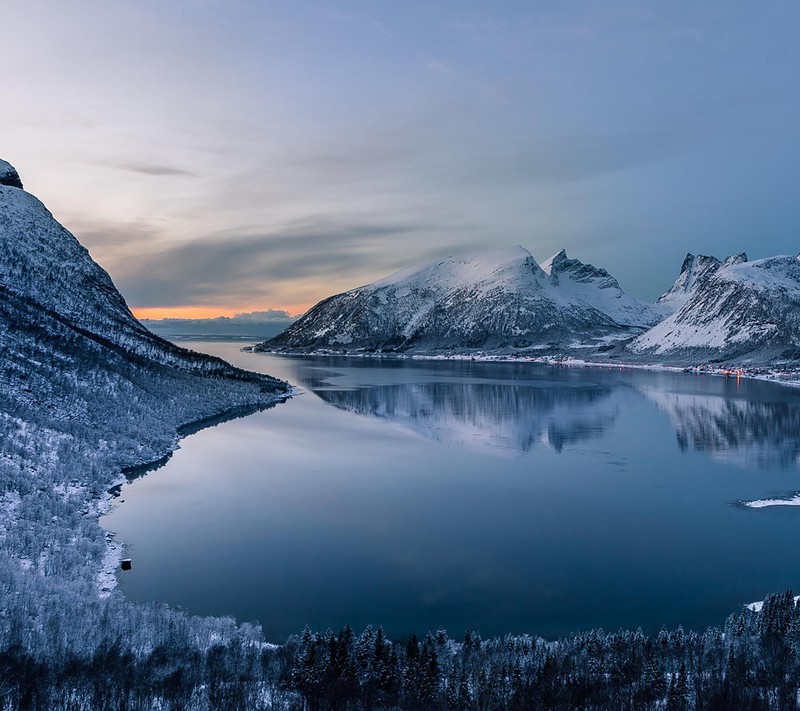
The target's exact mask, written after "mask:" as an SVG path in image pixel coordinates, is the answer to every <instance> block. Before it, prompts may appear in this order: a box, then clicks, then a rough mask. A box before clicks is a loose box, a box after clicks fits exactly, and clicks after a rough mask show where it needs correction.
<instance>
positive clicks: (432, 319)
mask: <svg viewBox="0 0 800 711" xmlns="http://www.w3.org/2000/svg"><path fill="white" fill-rule="evenodd" d="M543 266H544V268H543V267H540V266H539V265H538V264H537V263H536V260H535V259H534V258H533V257H532V256H531V254H530V253H529V252H528V251H527V250H526V249H524V248H523V247H520V246H516V247H511V248H509V249H503V250H496V251H490V252H481V253H476V254H468V255H463V256H458V257H448V258H447V259H442V260H438V261H435V262H431V263H429V264H424V265H422V266H419V267H412V268H410V269H405V270H402V271H399V272H396V273H395V274H392V275H390V276H388V277H386V278H384V279H381V280H379V281H376V282H374V283H372V284H369V285H367V286H362V287H359V288H357V289H353V290H351V291H347V292H345V293H342V294H337V295H336V296H332V297H330V298H328V299H325V300H324V301H321V302H320V303H318V304H317V305H316V306H314V307H313V308H312V309H311V310H310V311H309V312H308V313H307V314H306V315H305V316H304V317H303V318H301V319H299V320H298V321H297V322H296V323H294V324H293V325H292V326H290V327H289V328H287V329H286V330H285V331H284V332H283V333H281V334H279V335H278V336H276V337H275V338H273V339H271V340H269V341H266V342H265V343H264V344H261V345H260V346H259V347H258V349H259V350H297V351H303V350H313V349H336V350H347V351H351V352H352V351H367V352H374V351H395V352H443V351H452V350H470V349H481V350H490V351H491V350H494V351H503V350H518V349H530V348H536V349H552V350H558V349H563V348H566V347H579V346H581V345H584V344H599V343H608V342H613V341H618V340H622V339H625V338H630V337H631V336H632V335H635V334H636V333H639V332H641V331H642V330H643V329H644V328H646V327H648V326H650V325H652V324H654V323H657V322H658V320H659V319H660V318H661V317H663V308H662V307H659V306H654V305H652V304H645V303H644V302H641V301H639V300H638V299H634V298H633V297H630V296H628V295H627V294H625V292H624V291H622V289H621V288H620V286H619V284H618V283H617V281H616V280H615V279H614V278H613V277H612V276H611V275H610V274H608V272H606V271H605V270H603V269H597V268H596V267H593V266H592V265H590V264H583V263H581V262H579V261H577V260H574V259H569V258H568V257H567V255H566V252H564V251H561V252H559V253H558V254H556V255H555V256H553V257H552V258H550V259H549V260H547V261H546V262H545V263H544V265H543Z"/></svg>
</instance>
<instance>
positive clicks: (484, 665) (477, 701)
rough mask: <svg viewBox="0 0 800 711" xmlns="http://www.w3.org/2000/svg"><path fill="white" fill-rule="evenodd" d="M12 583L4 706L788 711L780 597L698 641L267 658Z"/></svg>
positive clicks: (134, 612) (430, 637) (192, 626)
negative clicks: (14, 601) (15, 610)
mask: <svg viewBox="0 0 800 711" xmlns="http://www.w3.org/2000/svg"><path fill="white" fill-rule="evenodd" d="M3 573H4V578H5V575H6V573H7V571H6V570H4V571H3ZM20 578H21V576H19V575H18V574H17V575H12V576H10V581H11V582H12V587H11V588H6V589H4V591H3V592H4V594H5V595H9V594H10V595H13V596H14V597H16V598H19V601H20V608H19V611H20V612H22V610H23V608H24V611H25V613H26V615H25V617H21V618H17V620H16V623H14V624H8V623H7V624H6V625H5V626H4V628H3V636H2V652H0V678H1V679H2V687H0V703H2V708H4V709H48V710H52V711H68V710H69V711H77V710H78V709H81V710H82V709H107V710H109V711H111V710H114V711H123V709H124V710H126V711H134V710H137V711H138V710H142V711H144V710H145V709H164V710H167V709H174V710H176V711H177V710H178V709H192V710H197V711H202V710H205V709H219V710H222V709H226V710H227V709H254V710H258V709H264V710H266V709H272V710H276V709H285V710H296V711H327V710H329V709H330V710H331V711H333V710H339V711H345V710H349V709H353V710H354V711H355V710H360V709H373V710H375V711H378V710H379V709H387V710H389V709H392V710H395V709H408V710H409V711H411V710H423V709H424V710H430V711H479V710H480V711H495V710H496V711H512V710H517V709H518V710H520V711H522V710H526V711H527V710H537V709H553V710H555V709H564V710H565V711H566V710H567V709H586V710H589V709H598V710H601V709H629V710H630V711H635V710H641V711H645V710H652V711H654V710H656V709H659V710H661V709H663V710H665V711H678V710H689V709H703V710H709V711H710V710H714V709H718V710H720V711H722V710H725V709H749V710H753V711H755V710H756V709H765V710H766V709H772V710H775V711H788V710H790V709H795V708H797V688H798V680H799V679H800V662H799V661H798V659H799V658H800V656H799V655H798V651H800V609H798V607H797V605H796V604H795V601H794V598H793V597H792V594H791V593H790V592H786V593H783V594H778V595H773V596H770V597H768V598H767V599H766V600H765V603H764V605H763V608H762V609H761V610H760V611H753V610H749V609H746V608H745V609H743V610H742V611H740V612H739V613H737V614H734V615H732V616H731V617H730V618H729V619H728V621H727V622H726V624H725V625H724V627H723V628H721V629H709V630H706V631H705V632H703V633H699V634H698V633H694V632H684V631H683V630H682V629H677V630H672V631H666V630H664V631H662V632H660V633H659V634H657V635H655V636H652V637H649V636H646V635H644V634H642V633H641V632H640V631H636V632H631V631H619V632H616V633H611V634H607V633H604V632H602V631H599V630H594V631H589V632H584V633H580V634H575V635H572V636H570V637H567V638H565V639H561V640H558V641H546V640H543V639H537V638H534V637H528V636H507V637H503V638H497V639H492V640H482V639H481V638H480V635H478V634H475V633H471V632H466V633H465V634H464V636H463V638H461V639H459V640H458V641H454V640H453V639H451V638H450V637H449V636H448V635H447V633H446V632H444V631H437V632H435V633H429V634H427V635H426V636H425V637H424V638H423V639H421V640H420V639H418V638H417V637H416V636H412V637H411V638H410V639H408V640H406V641H405V642H403V643H397V642H392V641H390V640H388V639H387V638H386V637H385V636H384V634H383V632H382V630H381V629H380V628H378V629H377V630H373V628H371V627H370V628H367V629H366V630H364V631H363V632H361V634H359V635H355V634H354V633H353V631H352V630H351V629H350V628H349V627H345V628H344V629H343V630H341V631H340V632H339V633H338V634H334V633H333V632H331V631H330V630H328V631H326V632H324V633H312V632H311V631H309V630H305V631H303V632H302V633H301V634H300V635H298V636H293V637H291V638H290V639H289V640H288V641H287V642H286V643H285V644H282V645H280V646H276V645H268V644H265V643H264V642H263V641H262V640H261V639H260V634H259V631H258V629H256V628H253V627H249V626H238V627H237V626H236V625H235V624H234V623H233V622H232V621H231V620H215V619H197V618H187V617H185V616H183V615H181V614H179V613H176V612H174V611H171V610H169V609H167V608H166V607H163V606H157V605H145V606H134V605H130V604H126V603H125V602H124V601H122V600H121V599H119V598H118V597H116V596H111V597H109V598H107V599H105V600H104V601H102V602H100V603H96V602H94V603H87V602H86V601H83V600H81V599H80V598H79V597H77V596H69V597H64V598H62V599H60V600H57V599H55V600H47V599H46V598H44V597H42V593H44V592H45V591H44V590H43V589H41V588H39V589H37V588H36V587H35V586H31V585H30V580H27V581H22V580H20ZM15 582H18V583H19V588H16V589H15V588H14V587H13V583H15ZM33 620H35V621H36V625H35V626H36V628H37V629H36V633H35V634H31V629H30V628H31V623H32V621H33Z"/></svg>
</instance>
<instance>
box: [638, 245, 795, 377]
mask: <svg viewBox="0 0 800 711" xmlns="http://www.w3.org/2000/svg"><path fill="white" fill-rule="evenodd" d="M690 257H691V255H690ZM699 260H701V261H699ZM698 261H699V264H698ZM698 267H699V268H698ZM661 300H662V303H664V302H667V303H669V302H671V303H673V304H675V305H677V309H676V310H675V312H674V313H673V314H671V315H670V316H668V317H667V318H665V319H664V320H663V321H662V322H661V323H659V324H657V325H656V326H654V327H653V328H651V329H650V330H649V331H647V332H646V333H644V334H642V335H640V336H638V337H637V338H636V339H634V340H633V341H632V342H631V344H630V345H629V350H630V351H631V352H632V353H634V354H646V355H651V356H657V357H659V358H662V359H664V360H678V361H681V362H707V361H709V360H713V361H717V362H731V363H738V364H741V365H748V364H760V363H766V362H774V361H780V360H796V359H797V357H798V354H800V262H798V258H797V257H793V256H779V257H770V258H768V259H759V260H755V261H747V257H746V255H744V254H737V255H734V256H732V257H728V258H727V259H726V260H724V261H723V262H720V261H719V260H715V259H714V258H713V257H694V258H692V259H691V260H690V258H689V257H687V260H686V261H685V262H684V268H683V269H682V270H681V274H680V276H679V277H678V280H677V281H676V282H675V285H673V287H672V288H671V289H670V290H669V291H668V292H667V293H666V294H665V295H664V296H662V297H661Z"/></svg>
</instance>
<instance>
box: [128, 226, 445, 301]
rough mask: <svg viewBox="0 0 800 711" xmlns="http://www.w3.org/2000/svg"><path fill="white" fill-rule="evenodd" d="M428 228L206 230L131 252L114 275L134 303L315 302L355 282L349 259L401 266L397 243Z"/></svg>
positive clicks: (378, 265)
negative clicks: (212, 232)
mask: <svg viewBox="0 0 800 711" xmlns="http://www.w3.org/2000/svg"><path fill="white" fill-rule="evenodd" d="M426 229H429V228H428V226H426V225H422V224H394V225H379V224H372V225H369V224H361V225H335V224H330V223H327V222H326V221H325V220H318V221H307V222H305V223H298V224H296V225H290V226H288V227H287V228H285V229H283V230H281V231H278V232H273V233H264V234H249V235H248V234H219V235H211V236H208V237H206V238H204V239H202V240H194V241H192V242H188V243H183V244H178V245H171V246H169V247H167V248H164V249H161V250H159V251H157V252H151V253H146V254H143V255H140V256H139V257H129V258H128V259H126V260H125V261H124V262H121V263H119V264H118V265H117V266H116V268H115V269H114V276H115V277H116V278H117V280H118V281H119V283H120V285H121V287H122V289H123V292H124V293H125V296H126V297H127V298H128V300H129V301H130V302H131V303H132V304H133V305H134V306H136V307H139V308H146V307H152V306H169V305H182V304H189V303H216V304H220V305H225V304H228V303H232V304H236V303H240V304H241V303H253V302H254V301H258V302H263V303H268V302H269V303H274V302H276V301H280V302H283V303H301V302H312V301H316V300H318V299H319V298H322V297H323V296H326V295H328V291H327V289H328V288H329V287H327V286H325V284H330V283H337V282H338V283H343V284H346V286H347V288H350V287H354V286H357V284H356V283H352V281H351V279H352V277H353V274H354V265H357V264H361V265H364V266H366V267H367V268H368V269H371V270H376V269H377V270H378V274H381V273H383V272H385V271H389V270H392V269H395V268H397V267H398V266H401V265H402V264H403V260H402V258H400V257H399V256H398V244H399V242H400V241H402V240H404V239H405V238H407V237H408V235H410V234H413V233H419V232H420V231H424V230H426ZM374 276H376V274H375V273H374V272H373V273H372V278H374ZM299 285H305V288H306V289H307V291H303V288H302V287H301V286H299ZM310 292H313V293H310Z"/></svg>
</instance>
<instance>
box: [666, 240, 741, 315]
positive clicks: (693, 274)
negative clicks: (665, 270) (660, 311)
mask: <svg viewBox="0 0 800 711" xmlns="http://www.w3.org/2000/svg"><path fill="white" fill-rule="evenodd" d="M746 261H747V255H746V254H745V253H744V252H742V253H741V254H736V255H733V256H731V257H728V258H727V259H726V260H725V261H724V262H722V261H720V260H719V259H717V258H716V257H709V256H706V255H705V254H697V255H694V254H691V253H689V254H687V255H686V258H685V259H684V260H683V264H682V265H681V272H680V274H679V275H678V278H677V279H676V280H675V283H674V284H673V285H672V286H671V287H670V289H669V291H667V292H665V293H664V294H662V295H661V296H660V297H659V298H658V301H656V303H657V304H663V305H665V306H666V307H668V309H669V311H670V312H674V311H677V310H678V309H679V308H680V307H681V306H683V305H684V304H685V303H686V302H687V301H688V300H689V297H691V296H692V294H694V292H695V291H696V290H697V289H698V288H700V287H702V286H703V285H704V284H705V283H706V282H707V281H708V280H709V279H710V278H711V277H712V276H713V275H714V274H716V272H717V270H718V269H719V268H720V267H722V266H723V265H727V264H738V263H739V262H746Z"/></svg>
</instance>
